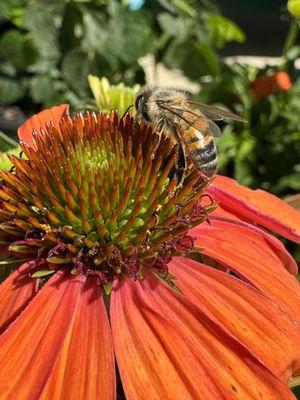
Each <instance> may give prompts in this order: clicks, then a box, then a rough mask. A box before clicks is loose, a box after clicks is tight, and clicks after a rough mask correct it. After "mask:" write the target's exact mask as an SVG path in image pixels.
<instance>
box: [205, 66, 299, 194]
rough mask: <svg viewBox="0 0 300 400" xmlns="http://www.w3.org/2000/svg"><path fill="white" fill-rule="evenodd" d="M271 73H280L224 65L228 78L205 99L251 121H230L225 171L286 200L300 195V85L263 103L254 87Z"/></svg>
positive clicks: (223, 152)
mask: <svg viewBox="0 0 300 400" xmlns="http://www.w3.org/2000/svg"><path fill="white" fill-rule="evenodd" d="M268 74H269V76H272V75H270V74H276V72H275V71H273V68H268V67H267V68H265V69H264V70H258V69H256V68H254V67H249V66H248V67H247V66H242V65H238V64H234V65H232V66H227V65H223V69H222V73H220V74H219V75H218V76H217V77H216V78H215V79H214V80H212V81H211V82H209V83H206V84H204V85H203V87H202V90H201V94H200V95H199V99H201V101H204V102H207V103H215V104H220V105H221V106H226V107H227V108H229V109H230V110H232V111H234V112H236V113H237V114H239V115H242V116H243V117H245V118H246V119H247V120H248V121H249V123H248V124H245V125H244V124H240V123H233V122H230V121H226V126H224V129H223V135H222V137H221V138H220V139H219V140H218V148H219V155H220V156H219V171H220V172H221V173H222V174H224V175H227V176H233V177H234V178H235V179H237V180H238V181H239V182H240V183H241V184H243V185H245V186H249V187H253V188H257V187H260V188H263V189H265V190H268V191H271V192H273V193H275V194H277V195H280V196H283V195H285V194H290V193H295V192H296V193H297V192H299V191H300V123H299V122H300V82H299V81H297V82H295V83H294V85H293V86H292V87H291V89H289V90H285V91H283V90H278V91H275V92H274V93H270V94H265V96H264V97H262V98H259V99H257V98H256V95H255V91H254V90H253V89H252V88H251V82H253V81H255V78H256V77H257V76H268ZM287 76H288V75H287ZM263 84H265V83H264V82H262V83H260V85H263ZM267 89H268V88H267ZM256 90H257V89H256Z"/></svg>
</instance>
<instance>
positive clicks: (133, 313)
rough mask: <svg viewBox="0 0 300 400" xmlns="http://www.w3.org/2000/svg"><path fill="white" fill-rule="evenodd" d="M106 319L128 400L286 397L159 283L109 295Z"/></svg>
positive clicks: (276, 399)
mask: <svg viewBox="0 0 300 400" xmlns="http://www.w3.org/2000/svg"><path fill="white" fill-rule="evenodd" d="M151 280H152V279H151ZM155 282H156V281H155ZM111 319H112V330H113V339H114V345H115V351H116V356H117V361H118V366H119V369H120V373H121V378H122V382H123V386H124V389H125V393H126V396H127V398H128V399H130V400H134V399H139V400H144V399H145V400H148V399H172V398H177V399H193V400H198V399H199V400H202V399H203V400H207V399H214V400H218V399H222V400H224V399H226V400H227V399H228V400H231V399H238V398H239V399H259V398H261V399H265V400H279V399H280V400H288V399H292V398H293V395H292V394H291V393H290V391H289V390H288V388H287V387H286V386H285V385H284V384H283V383H282V382H281V381H280V380H279V379H277V378H275V377H274V375H272V374H271V373H270V372H269V371H268V370H267V369H266V368H265V367H264V366H262V365H261V364H260V362H259V361H258V360H256V359H255V358H254V357H253V356H252V355H251V353H249V352H248V351H247V350H245V349H244V348H243V347H242V346H241V345H240V344H239V343H238V342H237V341H235V340H233V339H232V338H231V337H230V336H229V335H228V334H227V333H226V331H224V330H223V329H221V328H220V326H219V325H218V324H216V323H215V322H214V321H213V320H212V319H211V318H210V317H209V316H208V315H206V314H205V313H203V312H202V311H201V310H200V309H198V308H197V307H196V306H194V305H193V304H192V303H191V302H189V301H188V299H187V298H186V297H184V296H182V295H179V294H177V293H175V292H174V291H172V290H171V289H169V288H166V287H164V286H163V285H162V284H161V283H157V284H154V280H152V284H151V285H150V284H149V282H148V280H145V281H144V282H141V283H132V282H130V281H128V280H127V281H126V282H124V283H123V285H122V286H121V285H119V287H117V288H116V290H115V291H114V292H113V294H112V303H111Z"/></svg>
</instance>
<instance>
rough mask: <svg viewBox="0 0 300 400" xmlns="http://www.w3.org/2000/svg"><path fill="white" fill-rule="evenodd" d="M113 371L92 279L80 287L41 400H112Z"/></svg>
mask: <svg viewBox="0 0 300 400" xmlns="http://www.w3.org/2000/svg"><path fill="white" fill-rule="evenodd" d="M115 393H116V389H115V368H114V356H113V348H112V338H111V333H110V326H109V322H108V317H107V313H106V309H105V305H104V302H103V299H102V297H101V296H100V288H99V284H98V283H97V281H96V279H88V280H87V282H86V284H85V285H84V286H83V288H82V293H81V296H80V299H79V304H78V306H77V310H76V312H75V314H74V319H73V322H72V324H71V326H70V328H69V332H68V335H67V337H66V340H65V342H64V345H63V348H62V350H61V353H60V355H59V358H58V360H57V362H56V365H55V368H54V370H53V372H52V374H51V377H50V379H49V380H48V382H47V385H46V387H45V389H44V391H43V393H42V395H41V397H40V398H41V400H46V399H47V400H53V399H76V400H85V399H93V400H97V399H99V400H113V399H114V398H115Z"/></svg>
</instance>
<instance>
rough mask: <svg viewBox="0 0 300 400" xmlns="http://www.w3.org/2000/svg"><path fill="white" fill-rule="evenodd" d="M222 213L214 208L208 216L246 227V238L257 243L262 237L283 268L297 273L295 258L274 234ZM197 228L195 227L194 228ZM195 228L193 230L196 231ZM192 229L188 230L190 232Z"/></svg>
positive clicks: (214, 219) (232, 224) (212, 219)
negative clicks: (214, 210)
mask: <svg viewBox="0 0 300 400" xmlns="http://www.w3.org/2000/svg"><path fill="white" fill-rule="evenodd" d="M223 215H224V213H223V212H221V213H220V209H219V207H218V209H217V210H216V212H214V213H213V215H212V216H211V217H210V220H211V221H216V222H217V221H220V222H222V221H223V222H228V223H230V226H234V225H236V228H237V229H238V227H239V226H241V227H242V228H246V229H247V236H248V238H249V239H250V238H251V239H252V240H253V241H257V244H258V245H259V244H260V243H261V239H264V240H265V242H266V244H268V245H269V246H270V248H271V249H272V250H273V251H274V252H275V253H276V255H277V256H278V257H279V258H280V260H281V262H282V264H283V265H284V266H285V268H286V269H287V270H288V271H289V272H290V273H291V274H292V275H297V273H298V265H297V263H296V261H295V259H294V258H293V257H292V256H291V254H290V253H289V252H288V251H287V250H286V248H285V247H284V245H283V244H282V242H281V241H280V240H279V239H277V238H276V237H275V236H274V235H272V234H270V233H269V232H267V231H266V230H265V229H263V228H260V227H258V226H255V225H252V224H249V223H247V222H245V221H241V220H236V219H234V220H232V219H230V218H231V217H230V218H227V217H223ZM196 230H197V228H196ZM196 230H195V232H196ZM192 232H193V230H191V231H190V233H191V234H192Z"/></svg>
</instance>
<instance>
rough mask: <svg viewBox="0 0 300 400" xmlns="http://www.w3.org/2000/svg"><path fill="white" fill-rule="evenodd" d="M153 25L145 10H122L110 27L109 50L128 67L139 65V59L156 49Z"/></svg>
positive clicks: (112, 20)
mask: <svg viewBox="0 0 300 400" xmlns="http://www.w3.org/2000/svg"><path fill="white" fill-rule="evenodd" d="M151 24H152V22H151V18H150V16H149V14H147V13H145V11H144V10H138V11H126V10H123V9H121V8H120V11H119V13H117V14H116V15H115V16H114V17H113V18H112V19H111V20H110V22H109V25H108V39H107V40H108V44H109V49H108V50H109V51H110V52H111V53H112V54H114V55H115V56H117V57H118V58H119V59H120V60H121V61H123V62H124V63H125V64H127V65H130V64H132V63H137V60H138V58H139V57H142V56H144V55H145V54H148V53H150V52H153V51H154V50H155V48H156V37H155V36H154V30H153V29H152V26H151ZM107 47H108V46H107Z"/></svg>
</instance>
